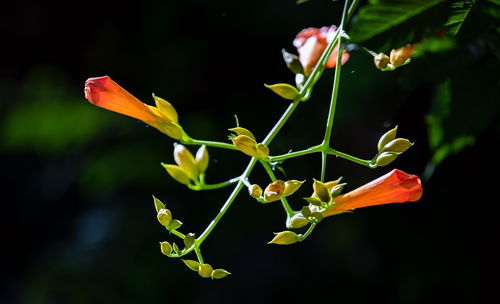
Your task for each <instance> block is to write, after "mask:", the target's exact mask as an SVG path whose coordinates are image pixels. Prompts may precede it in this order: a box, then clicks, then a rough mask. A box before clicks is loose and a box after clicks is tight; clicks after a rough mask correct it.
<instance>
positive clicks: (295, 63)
mask: <svg viewBox="0 0 500 304" xmlns="http://www.w3.org/2000/svg"><path fill="white" fill-rule="evenodd" d="M281 54H283V60H284V61H285V63H286V66H287V67H288V68H289V69H290V71H292V73H294V74H303V73H304V68H303V67H302V64H301V63H300V60H299V56H297V55H294V54H291V53H288V52H287V51H285V49H282V50H281Z"/></svg>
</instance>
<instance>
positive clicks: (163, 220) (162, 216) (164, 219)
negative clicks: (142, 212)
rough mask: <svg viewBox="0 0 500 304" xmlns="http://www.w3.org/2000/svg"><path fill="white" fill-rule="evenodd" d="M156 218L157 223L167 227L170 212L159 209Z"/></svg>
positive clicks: (170, 215) (170, 216)
mask: <svg viewBox="0 0 500 304" xmlns="http://www.w3.org/2000/svg"><path fill="white" fill-rule="evenodd" d="M156 217H157V218H158V222H160V224H161V225H162V226H165V227H168V225H170V223H171V222H172V212H170V210H168V209H160V211H158V214H157V215H156Z"/></svg>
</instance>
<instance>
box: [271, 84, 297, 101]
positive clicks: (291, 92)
mask: <svg viewBox="0 0 500 304" xmlns="http://www.w3.org/2000/svg"><path fill="white" fill-rule="evenodd" d="M264 86H265V87H266V88H268V89H270V90H271V91H273V92H274V93H276V94H278V95H279V96H280V97H282V98H284V99H287V100H294V99H295V97H297V95H299V90H297V88H296V87H294V86H292V85H289V84H288V83H277V84H271V85H267V84H264Z"/></svg>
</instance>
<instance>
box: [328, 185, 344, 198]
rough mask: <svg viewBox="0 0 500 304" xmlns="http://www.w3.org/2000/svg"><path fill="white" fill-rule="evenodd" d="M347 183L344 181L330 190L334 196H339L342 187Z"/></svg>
mask: <svg viewBox="0 0 500 304" xmlns="http://www.w3.org/2000/svg"><path fill="white" fill-rule="evenodd" d="M345 185H347V184H346V183H342V184H338V185H336V186H335V187H333V188H332V190H331V192H330V193H331V194H332V197H337V196H338V195H339V194H340V192H342V189H344V186H345Z"/></svg>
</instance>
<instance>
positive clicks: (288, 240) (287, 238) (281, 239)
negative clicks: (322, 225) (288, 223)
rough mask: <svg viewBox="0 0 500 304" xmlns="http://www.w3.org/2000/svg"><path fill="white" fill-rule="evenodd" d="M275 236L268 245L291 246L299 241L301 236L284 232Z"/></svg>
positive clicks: (291, 232)
mask: <svg viewBox="0 0 500 304" xmlns="http://www.w3.org/2000/svg"><path fill="white" fill-rule="evenodd" d="M275 235H276V236H275V237H274V238H273V239H272V240H271V241H270V242H269V243H268V244H277V245H290V244H293V243H297V242H298V241H299V236H298V235H297V234H296V233H295V232H293V231H282V232H278V233H275Z"/></svg>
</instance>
